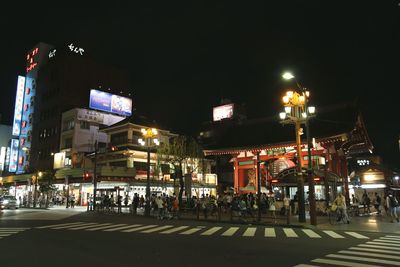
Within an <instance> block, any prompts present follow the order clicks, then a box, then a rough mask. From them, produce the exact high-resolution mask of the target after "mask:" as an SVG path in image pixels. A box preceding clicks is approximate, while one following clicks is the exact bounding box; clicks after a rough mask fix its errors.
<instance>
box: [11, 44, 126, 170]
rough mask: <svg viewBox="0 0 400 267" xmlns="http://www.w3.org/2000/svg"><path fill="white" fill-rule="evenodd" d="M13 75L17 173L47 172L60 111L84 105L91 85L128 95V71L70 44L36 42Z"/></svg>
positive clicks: (56, 142) (54, 149) (56, 139)
mask: <svg viewBox="0 0 400 267" xmlns="http://www.w3.org/2000/svg"><path fill="white" fill-rule="evenodd" d="M26 59H27V66H26V76H25V77H24V76H19V77H18V84H17V98H16V105H15V112H14V123H13V135H14V136H15V137H16V138H17V139H18V147H19V149H18V162H17V169H16V170H15V172H16V173H25V172H33V171H38V170H48V169H51V168H52V166H53V157H52V156H53V155H54V153H55V152H57V151H58V149H59V146H60V133H61V129H60V127H61V123H60V122H61V114H62V113H63V112H64V111H67V110H70V109H72V108H76V107H82V108H84V107H87V106H88V105H89V97H90V91H91V89H100V90H102V91H106V92H109V93H113V94H119V95H128V94H129V93H130V92H129V78H128V74H127V73H125V72H122V71H120V70H117V69H115V68H113V67H110V66H107V65H104V64H99V63H97V62H95V61H94V60H92V59H91V58H90V57H88V56H87V55H86V51H85V48H82V47H79V46H77V45H76V44H74V43H67V44H65V45H64V46H62V47H54V46H52V45H48V44H44V43H39V44H37V45H36V46H35V47H34V48H32V49H31V50H30V51H29V52H28V54H27V57H26Z"/></svg>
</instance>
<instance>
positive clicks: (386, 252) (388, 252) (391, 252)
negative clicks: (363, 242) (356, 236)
mask: <svg viewBox="0 0 400 267" xmlns="http://www.w3.org/2000/svg"><path fill="white" fill-rule="evenodd" d="M349 249H351V250H358V251H368V252H378V253H385V254H395V255H398V254H399V252H398V251H388V250H382V249H376V248H359V247H351V248H349Z"/></svg>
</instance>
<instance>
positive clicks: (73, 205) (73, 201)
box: [71, 195, 75, 208]
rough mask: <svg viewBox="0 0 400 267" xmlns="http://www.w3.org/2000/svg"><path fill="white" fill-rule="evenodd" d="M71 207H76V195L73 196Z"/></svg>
mask: <svg viewBox="0 0 400 267" xmlns="http://www.w3.org/2000/svg"><path fill="white" fill-rule="evenodd" d="M71 208H75V195H72V196H71Z"/></svg>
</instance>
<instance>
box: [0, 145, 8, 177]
mask: <svg viewBox="0 0 400 267" xmlns="http://www.w3.org/2000/svg"><path fill="white" fill-rule="evenodd" d="M6 151H7V148H6V147H5V146H2V147H1V148H0V171H4V164H5V163H6Z"/></svg>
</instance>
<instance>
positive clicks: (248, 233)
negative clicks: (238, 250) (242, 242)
mask: <svg viewBox="0 0 400 267" xmlns="http://www.w3.org/2000/svg"><path fill="white" fill-rule="evenodd" d="M256 231H257V228H256V227H249V228H247V229H246V231H245V232H244V233H243V236H247V237H251V236H254V235H255V234H256Z"/></svg>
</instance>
